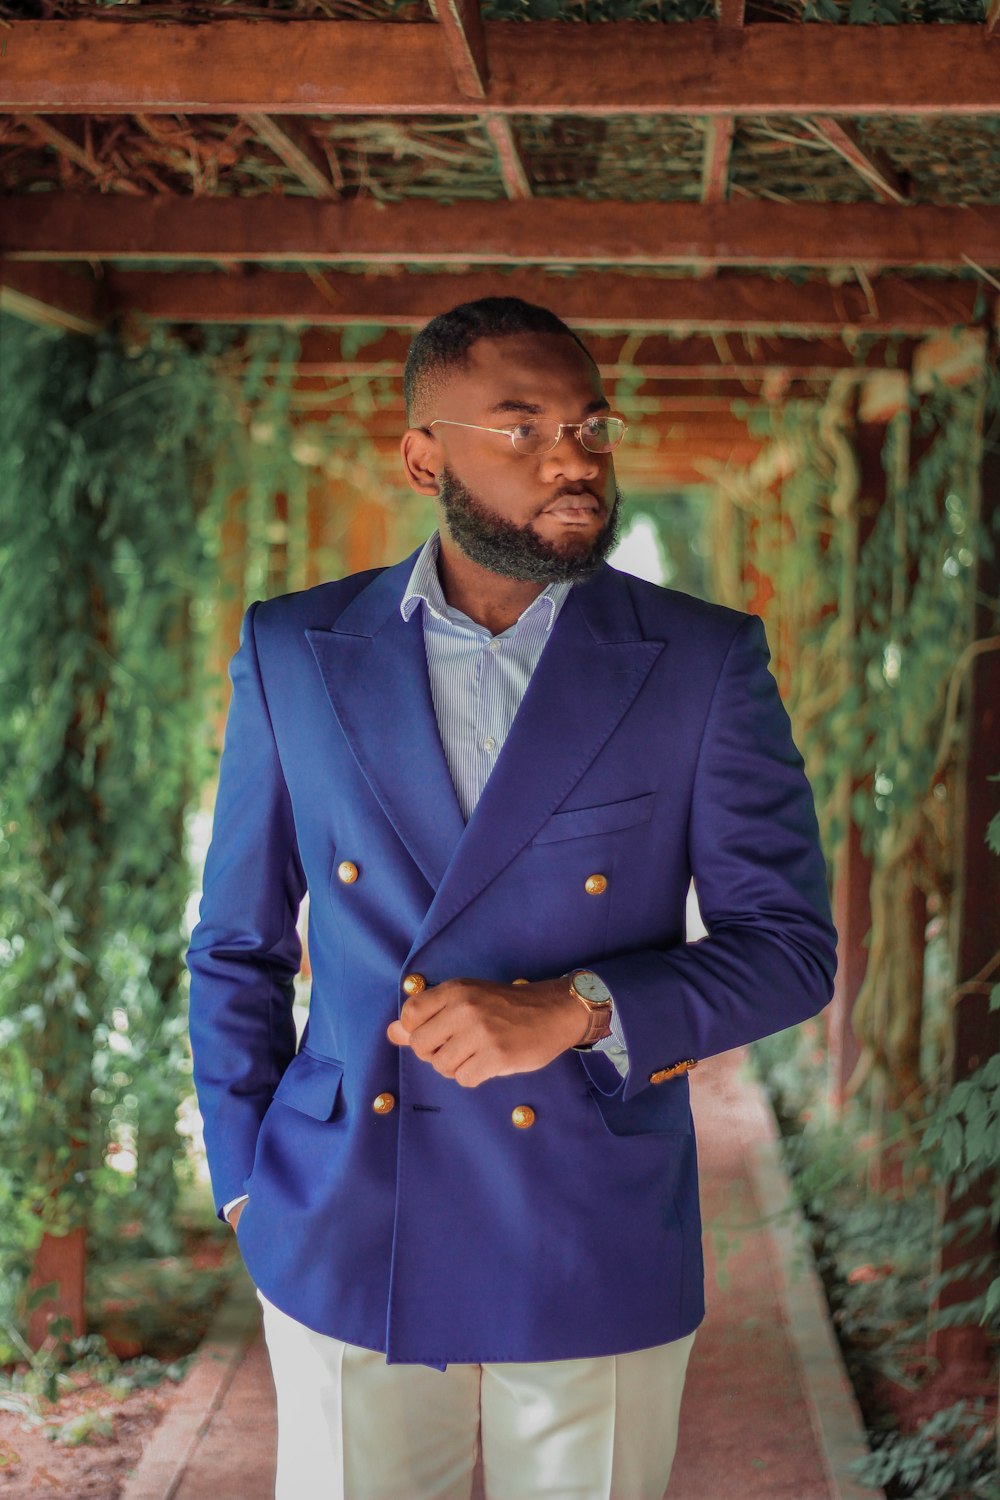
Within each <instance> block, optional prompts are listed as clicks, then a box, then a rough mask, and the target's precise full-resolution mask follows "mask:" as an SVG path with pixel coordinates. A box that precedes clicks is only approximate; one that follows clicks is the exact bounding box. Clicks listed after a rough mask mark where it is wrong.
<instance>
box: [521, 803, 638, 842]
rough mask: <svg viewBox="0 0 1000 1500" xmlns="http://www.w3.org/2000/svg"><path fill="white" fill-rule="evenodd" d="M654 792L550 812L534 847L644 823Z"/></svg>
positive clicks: (535, 840) (616, 831) (617, 830)
mask: <svg viewBox="0 0 1000 1500" xmlns="http://www.w3.org/2000/svg"><path fill="white" fill-rule="evenodd" d="M654 796H655V793H654V792H645V793H644V794H643V795H642V796H641V797H629V798H627V799H626V800H625V801H624V802H605V803H603V804H602V805H601V806H600V807H572V808H568V809H567V810H566V811H565V812H556V813H553V814H552V816H551V817H550V818H549V820H548V822H547V823H545V824H544V825H543V827H541V828H540V829H539V830H538V832H537V833H536V834H535V837H534V840H533V842H534V843H536V844H554V843H556V841H557V840H559V839H582V838H585V837H586V836H587V834H593V833H618V832H619V831H620V830H621V829H623V828H634V827H635V826H636V825H637V824H639V823H648V822H649V819H650V817H651V816H652V812H653V799H654Z"/></svg>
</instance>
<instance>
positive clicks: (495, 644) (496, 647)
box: [490, 641, 500, 656]
mask: <svg viewBox="0 0 1000 1500" xmlns="http://www.w3.org/2000/svg"><path fill="white" fill-rule="evenodd" d="M490 650H491V651H492V652H493V654H494V656H495V655H496V653H497V652H498V651H499V650H500V642H499V641H490Z"/></svg>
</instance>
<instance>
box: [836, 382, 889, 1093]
mask: <svg viewBox="0 0 1000 1500" xmlns="http://www.w3.org/2000/svg"><path fill="white" fill-rule="evenodd" d="M902 394H903V399H904V401H905V399H906V391H905V388H904V390H903V393H902ZM893 412H894V403H890V404H888V405H887V406H886V407H884V408H882V409H878V410H875V411H866V409H865V406H864V403H863V401H862V402H861V403H860V404H859V407H858V410H857V413H856V421H855V428H854V443H853V446H854V456H855V459H856V461H857V465H858V494H857V500H856V502H855V507H854V513H853V515H852V516H851V517H850V519H849V520H848V522H847V523H846V531H847V535H846V538H845V547H846V549H847V552H848V556H847V558H846V560H845V578H844V591H845V597H844V598H842V599H841V610H842V612H843V613H844V614H845V615H846V617H847V635H848V638H849V640H850V641H851V642H853V641H854V639H855V637H856V635H857V630H858V620H857V605H856V599H855V589H854V580H855V575H856V571H857V562H858V558H859V556H860V554H861V552H862V551H863V549H864V547H865V544H866V543H867V541H868V539H869V537H870V536H871V534H872V530H873V528H874V526H875V522H876V520H877V519H878V515H879V512H880V511H881V509H882V507H883V506H884V504H885V492H886V485H885V471H884V469H883V467H882V447H883V444H884V442H885V435H886V424H887V423H888V421H889V419H890V418H891V416H892V415H893ZM849 671H850V668H849V667H848V668H847V672H845V686H846V685H847V682H848V677H847V673H849ZM864 784H865V783H864V781H863V780H860V779H857V778H854V779H850V780H847V779H845V782H844V785H843V787H842V789H841V792H840V802H841V807H842V816H843V820H844V825H845V832H844V842H843V844H842V846H841V849H840V853H839V857H838V860H837V870H836V876H835V880H834V889H833V917H834V921H835V923H836V925H837V933H838V938H839V954H840V962H839V965H838V969H837V978H836V982H835V986H834V993H833V1002H832V1004H831V1005H830V1006H829V1007H828V1009H827V1011H826V1035H827V1046H828V1049H829V1059H830V1062H829V1069H830V1071H829V1078H828V1089H829V1105H830V1109H831V1112H832V1113H833V1114H834V1115H839V1114H840V1113H841V1112H842V1110H843V1108H844V1104H845V1102H846V1098H847V1085H848V1082H849V1080H850V1078H851V1075H852V1073H853V1072H854V1069H855V1068H856V1066H857V1063H858V1059H859V1057H860V1055H861V1048H860V1046H859V1043H858V1038H857V1036H856V1035H855V1032H854V1028H853V1026H852V1025H851V1016H852V1014H853V1011H854V1002H855V1000H856V999H857V997H858V992H859V990H860V989H861V984H862V981H863V980H864V977H865V971H866V969H867V967H868V934H869V932H870V929H871V924H872V913H871V901H870V892H871V879H872V859H871V854H870V853H869V852H867V851H866V850H864V849H863V848H862V846H861V830H860V829H859V828H858V826H857V824H856V823H855V821H854V819H853V818H852V816H851V798H852V796H853V794H854V793H855V792H856V791H858V790H859V789H860V788H861V787H863V786H864Z"/></svg>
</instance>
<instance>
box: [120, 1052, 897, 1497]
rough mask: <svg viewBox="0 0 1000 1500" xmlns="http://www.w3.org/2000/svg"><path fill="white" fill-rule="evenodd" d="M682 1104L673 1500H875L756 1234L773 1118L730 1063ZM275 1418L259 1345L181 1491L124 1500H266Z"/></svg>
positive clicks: (830, 1366) (837, 1390)
mask: <svg viewBox="0 0 1000 1500" xmlns="http://www.w3.org/2000/svg"><path fill="white" fill-rule="evenodd" d="M692 1092H693V1097H694V1110H695V1117H696V1121H697V1130H698V1143H699V1156H700V1164H701V1178H702V1202H703V1210H704V1219H705V1230H706V1234H705V1250H706V1276H707V1295H708V1303H709V1313H708V1317H707V1319H706V1321H705V1323H704V1324H703V1325H702V1328H701V1330H700V1331H699V1334H698V1338H697V1340H696V1342H695V1348H694V1354H693V1356H692V1360H691V1365H690V1369H689V1374H688V1380H687V1387H686V1390H685V1395H684V1405H683V1409H682V1413H681V1438H680V1446H679V1449H678V1454H677V1461H676V1464H675V1466H674V1476H673V1480H672V1482H671V1486H670V1495H669V1500H728V1497H730V1496H731V1497H733V1500H736V1497H738V1500H861V1497H862V1496H866V1497H868V1500H871V1497H872V1494H873V1492H872V1491H870V1490H866V1491H861V1490H858V1489H857V1488H856V1487H855V1486H854V1485H853V1484H851V1482H850V1481H849V1479H847V1478H846V1476H845V1472H844V1470H845V1464H846V1462H847V1461H848V1459H849V1458H851V1457H853V1456H855V1455H856V1454H857V1453H859V1452H861V1451H863V1437H862V1434H861V1432H860V1429H859V1427H858V1425H857V1418H856V1413H855V1411H854V1408H853V1402H852V1398H851V1397H850V1393H849V1391H848V1389H847V1386H846V1382H845V1380H844V1376H843V1373H842V1370H841V1368H840V1366H839V1362H838V1360H837V1358H836V1356H835V1355H834V1353H833V1343H832V1337H831V1335H830V1331H829V1328H828V1326H827V1324H826V1322H825V1316H824V1314H823V1312H822V1311H821V1307H820V1302H819V1299H818V1297H817V1296H816V1291H815V1284H814V1280H813V1278H812V1277H811V1275H808V1274H807V1275H805V1276H801V1275H798V1274H795V1273H792V1274H790V1273H789V1269H788V1261H789V1259H790V1255H789V1250H788V1244H787V1241H788V1238H789V1231H788V1230H787V1228H786V1229H784V1230H779V1232H777V1233H773V1232H772V1230H771V1229H770V1228H769V1227H768V1226H767V1225H760V1224H759V1223H758V1224H757V1225H756V1227H753V1226H754V1221H758V1220H759V1219H760V1218H761V1217H762V1210H764V1209H766V1208H768V1207H773V1199H774V1183H776V1182H777V1183H780V1180H781V1179H780V1173H777V1172H776V1171H775V1169H774V1160H775V1148H774V1125H773V1120H772V1118H771V1115H770V1111H769V1109H768V1108H767V1105H766V1103H765V1102H764V1100H763V1098H762V1096H761V1093H760V1091H759V1089H758V1088H757V1087H756V1085H755V1084H754V1083H753V1082H752V1080H751V1079H750V1076H749V1073H748V1070H747V1069H746V1067H745V1066H741V1058H740V1055H739V1054H738V1053H737V1054H729V1055H727V1056H725V1057H719V1058H713V1059H711V1060H710V1061H709V1062H707V1063H704V1064H703V1065H702V1067H701V1068H700V1069H699V1070H698V1071H697V1073H695V1074H693V1075H692ZM762 1163H763V1165H762ZM768 1163H770V1165H769V1166H768ZM765 1169H766V1170H765ZM768 1172H770V1178H769V1179H768V1176H767V1173H768ZM768 1180H770V1183H771V1187H770V1188H768V1187H767V1182H768ZM780 1192H781V1189H780V1187H779V1189H778V1193H779V1196H780ZM764 1199H770V1200H771V1201H770V1202H768V1203H765V1202H763V1201H762V1200H764ZM748 1225H749V1226H751V1227H749V1228H745V1227H743V1226H748ZM720 1248H721V1250H722V1254H721V1255H720V1254H719V1253H718V1250H719V1249H720ZM272 1410H273V1397H272V1394H271V1386H270V1377H269V1374H268V1367H267V1357H266V1354H265V1352H264V1350H263V1347H262V1345H261V1343H260V1339H259V1337H258V1338H256V1339H254V1340H253V1341H252V1342H251V1344H250V1345H249V1347H248V1348H247V1350H246V1353H245V1354H244V1356H243V1357H242V1359H241V1360H239V1362H238V1363H237V1364H236V1366H235V1373H234V1375H233V1377H232V1379H231V1381H230V1383H229V1384H228V1387H227V1388H226V1390H225V1393H224V1394H223V1396H222V1399H221V1401H220V1402H219V1404H218V1407H217V1409H216V1410H215V1412H214V1415H212V1416H211V1420H210V1421H208V1422H207V1424H206V1423H204V1422H203V1423H202V1424H201V1425H202V1427H203V1431H202V1432H201V1434H200V1437H199V1436H198V1435H197V1434H195V1437H194V1440H193V1441H192V1442H191V1444H190V1446H189V1457H188V1459H187V1462H186V1463H185V1464H184V1466H183V1473H182V1475H181V1476H180V1478H179V1482H178V1478H177V1476H176V1473H175V1476H174V1478H173V1479H172V1480H171V1482H170V1483H169V1484H168V1485H167V1486H166V1487H164V1486H163V1485H162V1484H159V1485H158V1484H157V1483H153V1484H149V1485H146V1486H145V1487H144V1479H143V1472H142V1471H143V1465H142V1464H140V1466H139V1469H138V1470H137V1471H136V1474H135V1476H134V1480H133V1483H132V1484H130V1486H129V1487H128V1489H127V1490H126V1494H125V1496H124V1497H123V1500H235V1497H237V1496H238V1497H239V1500H271V1496H272V1493H273V1491H272V1483H273V1465H274V1432H273V1417H272ZM150 1456H151V1457H152V1455H150ZM144 1462H145V1460H144ZM400 1500H405V1497H400Z"/></svg>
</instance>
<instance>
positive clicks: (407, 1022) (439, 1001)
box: [399, 984, 445, 1031]
mask: <svg viewBox="0 0 1000 1500" xmlns="http://www.w3.org/2000/svg"><path fill="white" fill-rule="evenodd" d="M444 988H445V986H444V985H443V984H436V985H433V986H432V987H431V988H430V989H429V990H422V991H421V993H420V994H419V995H411V996H410V997H409V998H408V999H407V1000H404V1002H403V1008H402V1010H401V1011H400V1013H399V1016H400V1020H401V1021H402V1022H403V1024H404V1026H405V1027H406V1029H407V1030H408V1031H416V1029H417V1027H418V1026H422V1025H423V1024H424V1022H425V1021H429V1020H430V1018H431V1016H436V1015H437V1013H438V1011H440V1010H443V1009H444V1005H445V996H444V995H443V994H442V993H441V991H442V990H444Z"/></svg>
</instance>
